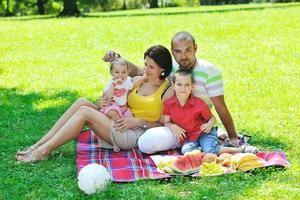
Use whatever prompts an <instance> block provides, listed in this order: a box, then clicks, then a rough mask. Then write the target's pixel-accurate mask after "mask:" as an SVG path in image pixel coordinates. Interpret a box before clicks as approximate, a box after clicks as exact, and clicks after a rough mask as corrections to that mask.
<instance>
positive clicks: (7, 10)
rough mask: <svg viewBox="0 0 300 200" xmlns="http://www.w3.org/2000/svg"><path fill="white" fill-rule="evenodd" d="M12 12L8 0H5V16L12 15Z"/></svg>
mask: <svg viewBox="0 0 300 200" xmlns="http://www.w3.org/2000/svg"><path fill="white" fill-rule="evenodd" d="M12 15H13V13H12V12H10V0H6V9H5V15H4V16H6V17H8V16H12Z"/></svg>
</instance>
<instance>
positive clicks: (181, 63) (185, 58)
mask: <svg viewBox="0 0 300 200" xmlns="http://www.w3.org/2000/svg"><path fill="white" fill-rule="evenodd" d="M171 50H172V54H173V56H174V59H175V61H176V62H175V61H173V62H172V56H171V54H170V52H169V50H168V49H167V48H165V47H164V46H161V45H156V46H152V47H150V48H149V49H147V50H146V52H145V53H144V69H142V68H138V67H137V66H135V65H134V64H132V63H130V62H128V61H127V62H124V60H123V59H122V58H120V55H119V54H118V53H116V52H114V51H109V52H108V53H107V54H106V55H105V56H104V58H103V59H104V61H106V62H111V69H110V73H111V75H112V80H111V81H110V82H109V83H108V84H107V86H106V87H105V89H104V96H103V98H102V99H101V101H99V105H95V104H93V103H91V102H89V101H88V100H86V99H79V100H77V101H76V102H75V103H74V104H72V105H71V107H70V108H69V109H68V110H67V111H66V112H65V113H64V114H63V115H62V116H61V117H60V119H59V120H58V121H57V122H56V123H55V124H54V126H53V127H52V128H51V129H50V130H49V132H48V133H47V134H46V135H45V136H43V137H42V138H41V139H40V140H39V141H38V142H36V143H35V144H33V145H32V146H30V147H28V148H26V149H25V150H23V151H18V152H17V153H16V159H17V160H18V161H19V162H22V163H28V162H34V161H40V160H44V159H45V158H47V156H48V155H49V154H50V153H51V152H52V151H53V150H54V149H56V148H58V147H60V146H61V145H63V144H65V143H67V142H69V141H70V140H72V139H74V138H76V137H77V136H78V134H79V133H80V132H81V130H82V128H83V126H84V125H88V126H89V127H90V128H91V129H92V130H93V132H94V133H95V134H96V135H97V136H98V138H99V141H100V143H103V146H106V147H109V148H113V149H114V151H120V149H122V150H127V149H131V148H132V147H136V146H138V147H139V149H140V150H141V151H142V152H144V153H147V154H152V153H155V152H158V151H163V150H168V149H174V148H177V147H181V150H182V152H183V153H185V152H188V151H192V150H194V149H201V151H203V152H205V153H214V154H221V153H224V152H229V153H235V152H250V153H256V152H257V148H256V147H253V146H249V145H243V146H240V145H239V138H238V136H237V134H236V131H235V128H234V124H233V120H232V117H231V115H230V112H229V110H228V108H227V106H226V103H225V101H224V90H223V82H222V76H221V73H220V71H219V70H218V69H217V68H216V67H215V66H214V65H212V64H211V63H209V62H207V61H205V60H200V59H197V58H196V51H197V45H196V43H195V39H194V37H193V36H192V35H191V34H190V33H188V32H178V33H176V34H175V36H174V37H173V38H172V41H171ZM128 75H130V76H131V77H133V78H132V79H131V78H128ZM171 82H172V83H171ZM174 92H175V95H174ZM212 106H214V107H215V110H216V112H217V113H218V115H219V117H220V119H221V121H222V123H223V125H224V127H225V129H226V131H227V133H228V139H227V140H226V141H227V142H226V145H220V143H219V140H218V128H216V127H214V125H215V121H216V119H215V117H214V116H213V115H212V113H211V112H210V109H209V107H212ZM163 125H164V126H163Z"/></svg>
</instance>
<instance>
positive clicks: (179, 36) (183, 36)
mask: <svg viewBox="0 0 300 200" xmlns="http://www.w3.org/2000/svg"><path fill="white" fill-rule="evenodd" d="M175 40H179V41H186V40H191V41H192V42H193V44H194V45H195V44H196V41H195V38H194V36H193V35H192V34H191V33H189V32H187V31H180V32H178V33H176V34H175V35H174V37H173V38H172V40H171V47H172V48H173V41H175Z"/></svg>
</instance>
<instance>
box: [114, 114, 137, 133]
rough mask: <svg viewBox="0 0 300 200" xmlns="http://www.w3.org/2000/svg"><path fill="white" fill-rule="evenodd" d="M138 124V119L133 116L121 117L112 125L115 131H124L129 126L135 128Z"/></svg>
mask: <svg viewBox="0 0 300 200" xmlns="http://www.w3.org/2000/svg"><path fill="white" fill-rule="evenodd" d="M138 126H139V120H138V119H137V118H134V117H126V118H121V119H118V120H117V121H115V124H114V127H115V129H116V130H117V131H120V132H124V131H126V130H127V129H130V128H137V127H138Z"/></svg>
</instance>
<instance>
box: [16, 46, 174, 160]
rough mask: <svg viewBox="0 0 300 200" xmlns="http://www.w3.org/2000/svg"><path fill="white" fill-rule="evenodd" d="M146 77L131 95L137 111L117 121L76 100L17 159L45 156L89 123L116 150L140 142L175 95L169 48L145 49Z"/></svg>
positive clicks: (94, 107)
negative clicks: (164, 103)
mask: <svg viewBox="0 0 300 200" xmlns="http://www.w3.org/2000/svg"><path fill="white" fill-rule="evenodd" d="M144 62H145V68H144V70H145V77H146V78H145V81H144V82H143V83H141V84H140V85H138V86H137V87H136V88H134V89H133V90H132V91H131V93H130V94H129V96H128V106H129V107H130V108H131V111H132V113H133V115H134V117H132V118H122V119H119V120H117V121H116V122H115V123H113V121H112V120H111V119H109V118H108V117H107V116H106V115H105V114H103V113H101V112H99V111H98V107H97V106H96V105H94V104H92V103H91V102H89V101H87V100H85V99H79V100H77V101H76V102H75V103H74V104H73V105H72V106H71V107H70V108H69V109H68V110H67V111H66V112H65V113H64V114H63V115H62V117H61V118H60V119H59V120H58V121H57V122H56V124H55V125H54V126H53V127H52V128H51V129H50V131H49V132H48V133H47V134H46V135H45V136H44V137H42V138H41V139H40V140H39V141H38V142H37V143H35V144H33V145H32V146H30V147H29V148H27V149H25V150H24V151H20V152H17V154H16V158H17V160H18V161H20V162H23V163H27V162H34V161H39V160H43V159H45V158H46V157H47V156H48V155H49V154H50V153H51V152H52V151H53V150H54V149H56V148H58V147H60V146H61V145H63V144H65V143H67V142H69V141H70V140H72V139H74V138H76V137H77V135H78V134H79V133H80V131H81V130H82V128H83V126H84V125H85V124H87V125H88V126H89V127H90V128H91V129H92V130H93V131H94V133H95V134H96V135H97V136H98V137H99V139H100V140H104V141H105V142H107V143H109V144H111V145H112V146H113V148H114V150H115V151H119V150H120V149H130V148H132V147H135V146H137V141H138V138H139V137H140V136H141V135H142V134H143V133H144V132H145V130H146V129H148V128H152V127H157V126H161V125H162V123H163V120H162V117H161V116H162V115H161V112H162V103H163V102H164V101H165V100H166V99H168V98H169V97H171V96H173V91H172V89H171V88H170V83H169V81H168V80H167V79H166V77H167V76H168V75H169V74H170V73H171V69H172V57H171V54H170V52H169V51H168V49H167V48H165V47H163V46H161V45H156V46H152V47H150V48H149V49H148V50H147V51H146V52H145V53H144Z"/></svg>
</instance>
